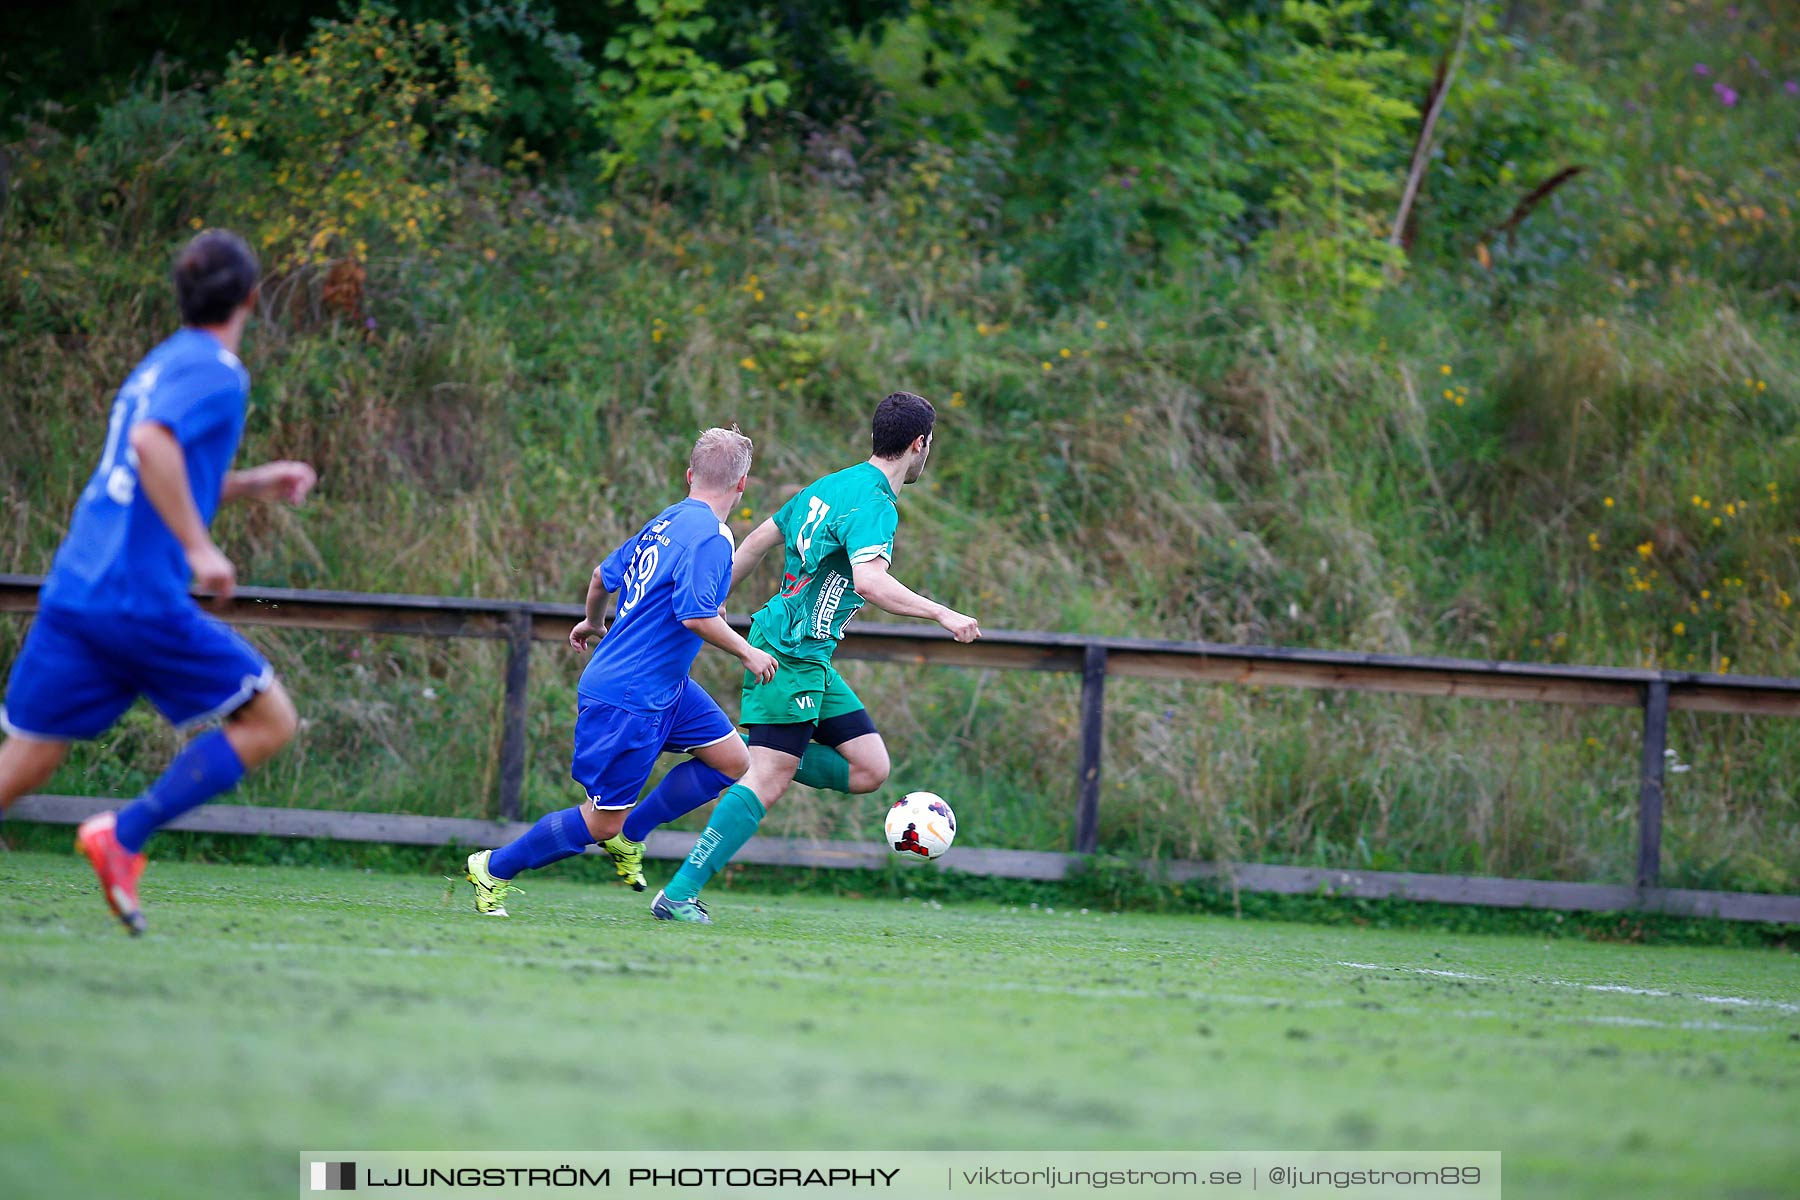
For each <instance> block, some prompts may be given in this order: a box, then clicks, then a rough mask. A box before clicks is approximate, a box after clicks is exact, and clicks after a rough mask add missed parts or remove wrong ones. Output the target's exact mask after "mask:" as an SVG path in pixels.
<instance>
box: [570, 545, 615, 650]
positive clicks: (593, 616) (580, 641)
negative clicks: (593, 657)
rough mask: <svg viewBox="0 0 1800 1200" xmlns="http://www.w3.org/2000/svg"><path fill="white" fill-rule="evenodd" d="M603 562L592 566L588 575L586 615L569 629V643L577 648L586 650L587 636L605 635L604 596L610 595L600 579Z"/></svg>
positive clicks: (599, 636)
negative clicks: (592, 568) (591, 571)
mask: <svg viewBox="0 0 1800 1200" xmlns="http://www.w3.org/2000/svg"><path fill="white" fill-rule="evenodd" d="M604 567H605V564H604V563H602V564H601V565H600V566H598V567H595V568H594V573H593V574H592V575H590V576H588V589H587V600H586V605H585V606H586V609H587V615H586V616H585V617H582V618H581V620H579V621H577V622H575V628H573V629H571V630H569V645H571V646H573V647H575V649H577V650H581V651H586V650H587V643H588V639H589V638H601V637H605V636H606V598H607V597H608V596H610V595H612V593H611V592H609V591H607V590H606V584H604V583H602V582H601V581H600V574H601V571H602V570H603V569H604Z"/></svg>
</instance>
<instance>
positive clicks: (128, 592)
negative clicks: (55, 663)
mask: <svg viewBox="0 0 1800 1200" xmlns="http://www.w3.org/2000/svg"><path fill="white" fill-rule="evenodd" d="M249 391H250V376H249V374H248V373H247V372H246V371H245V370H244V366H243V364H242V363H240V362H239V361H238V359H237V355H235V354H233V353H231V351H229V350H227V349H225V347H224V346H222V345H220V344H219V340H218V339H217V338H215V337H213V336H212V335H211V334H210V333H202V332H200V331H199V330H197V329H183V330H182V331H181V332H179V333H177V334H175V335H174V336H173V337H171V338H169V339H168V340H167V341H165V342H164V343H163V344H162V345H160V346H158V347H157V348H156V349H154V350H152V351H151V352H150V353H149V354H148V355H146V356H145V357H144V361H143V362H141V363H139V364H138V366H137V369H136V370H134V371H133V372H132V373H131V376H130V378H128V379H127V380H126V381H125V386H124V387H122V388H120V389H119V394H118V397H117V399H115V400H114V401H113V407H112V419H111V421H110V422H109V423H108V424H107V427H106V449H105V450H104V451H103V452H102V453H101V455H100V465H99V467H98V468H97V469H96V470H95V471H94V476H93V478H92V479H90V480H89V481H88V485H87V488H86V489H85V490H84V491H83V492H82V493H81V499H80V500H79V501H78V502H77V503H76V505H75V515H74V517H73V518H72V519H71V520H70V522H69V535H68V537H66V538H64V539H63V544H62V546H61V547H60V548H59V549H58V550H57V552H56V559H55V561H54V562H53V563H52V564H51V566H50V576H49V578H48V579H47V580H45V582H44V588H43V592H42V595H41V597H40V601H39V602H40V603H41V604H42V605H43V607H45V608H59V609H64V610H68V611H74V612H109V613H132V614H138V615H145V616H153V615H159V614H166V613H171V612H176V611H179V610H182V609H185V608H188V607H190V606H191V605H192V604H193V600H192V599H191V598H190V597H189V596H188V584H189V582H190V581H191V579H192V573H191V572H190V571H189V570H188V565H187V555H186V554H184V553H183V552H182V549H181V543H180V542H177V541H176V540H175V535H174V534H173V533H170V532H169V527H168V526H167V525H165V524H163V519H162V517H160V516H159V515H157V512H156V509H155V508H154V507H152V506H151V504H150V500H149V497H147V496H145V495H144V494H143V489H142V488H141V487H139V486H138V475H137V453H136V452H135V451H134V450H132V448H131V441H130V438H131V430H132V427H133V426H135V425H136V424H137V423H138V422H140V421H155V422H157V423H159V424H161V425H165V426H167V427H168V428H169V430H170V432H172V433H173V434H174V435H175V440H176V441H177V442H179V443H181V449H182V453H183V455H184V457H185V458H186V460H187V473H188V486H189V487H190V488H192V489H193V493H194V505H195V507H197V508H198V509H199V510H200V519H201V520H202V521H205V522H206V523H207V524H208V525H211V524H212V519H213V514H214V513H215V512H217V511H218V508H219V492H220V489H221V488H222V487H223V486H224V483H225V473H226V472H227V471H228V470H230V469H231V460H232V458H233V457H234V456H235V455H236V454H237V445H238V439H239V438H240V437H241V436H242V435H243V432H244V401H245V398H246V397H247V396H248V394H249Z"/></svg>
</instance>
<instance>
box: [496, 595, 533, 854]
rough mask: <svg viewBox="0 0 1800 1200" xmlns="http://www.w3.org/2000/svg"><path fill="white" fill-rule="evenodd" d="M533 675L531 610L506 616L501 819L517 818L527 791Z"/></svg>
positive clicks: (501, 731)
mask: <svg viewBox="0 0 1800 1200" xmlns="http://www.w3.org/2000/svg"><path fill="white" fill-rule="evenodd" d="M530 676H531V610H530V609H528V608H523V607H521V608H519V609H518V610H516V611H515V612H513V613H512V614H511V615H510V616H509V617H507V620H506V700H505V709H504V711H503V713H502V715H501V730H500V819H501V820H503V821H517V820H518V819H519V811H520V802H521V800H522V798H523V797H524V794H525V717H526V714H527V712H528V704H527V692H528V689H527V686H526V685H527V683H529V681H530Z"/></svg>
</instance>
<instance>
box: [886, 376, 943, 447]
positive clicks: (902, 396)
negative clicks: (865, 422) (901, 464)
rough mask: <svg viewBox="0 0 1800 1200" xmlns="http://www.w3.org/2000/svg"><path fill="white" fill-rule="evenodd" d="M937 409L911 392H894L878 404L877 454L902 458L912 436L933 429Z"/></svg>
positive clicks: (923, 398)
mask: <svg viewBox="0 0 1800 1200" xmlns="http://www.w3.org/2000/svg"><path fill="white" fill-rule="evenodd" d="M935 424H937V409H935V408H933V407H931V401H929V400H927V399H926V398H925V397H923V396H915V395H913V394H912V393H911V392H894V393H892V394H891V395H889V396H886V397H884V398H883V399H882V401H881V403H880V404H877V405H876V406H875V421H874V426H875V457H876V458H899V457H900V456H901V455H902V454H905V453H906V448H907V447H908V446H910V445H912V444H913V439H914V438H918V437H923V436H925V435H926V434H928V433H930V432H931V427H932V426H933V425H935Z"/></svg>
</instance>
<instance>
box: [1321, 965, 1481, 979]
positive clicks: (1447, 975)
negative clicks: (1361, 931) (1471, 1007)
mask: <svg viewBox="0 0 1800 1200" xmlns="http://www.w3.org/2000/svg"><path fill="white" fill-rule="evenodd" d="M1338 966H1340V967H1355V968H1356V969H1357V970H1359V971H1404V972H1406V973H1407V974H1408V975H1437V976H1440V977H1442V978H1444V979H1486V978H1487V976H1486V975H1469V974H1466V973H1464V972H1462V971H1434V970H1432V969H1431V968H1430V967H1384V966H1382V965H1381V964H1379V963H1359V962H1339V963H1338Z"/></svg>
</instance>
